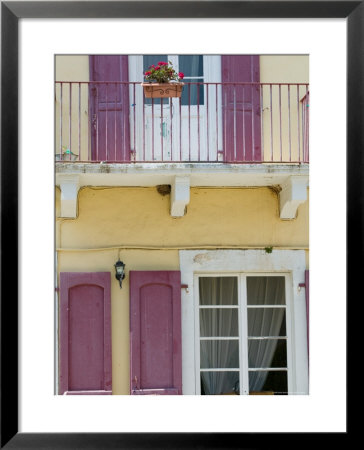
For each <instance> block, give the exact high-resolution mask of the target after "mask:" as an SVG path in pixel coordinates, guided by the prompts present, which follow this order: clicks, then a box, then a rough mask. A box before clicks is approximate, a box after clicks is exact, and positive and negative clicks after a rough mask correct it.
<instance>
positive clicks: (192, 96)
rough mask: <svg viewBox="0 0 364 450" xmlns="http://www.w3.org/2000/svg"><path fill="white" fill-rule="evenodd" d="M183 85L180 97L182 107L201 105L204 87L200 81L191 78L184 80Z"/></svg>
mask: <svg viewBox="0 0 364 450" xmlns="http://www.w3.org/2000/svg"><path fill="white" fill-rule="evenodd" d="M184 83H185V85H184V86H183V91H182V97H181V102H182V105H187V106H188V105H203V104H204V85H203V83H202V80H199V79H193V78H192V79H188V80H185V81H184ZM196 83H198V84H196Z"/></svg>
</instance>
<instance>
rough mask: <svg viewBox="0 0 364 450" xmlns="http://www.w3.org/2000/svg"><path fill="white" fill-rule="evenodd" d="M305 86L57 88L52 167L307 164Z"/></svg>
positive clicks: (96, 84)
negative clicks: (159, 93)
mask: <svg viewBox="0 0 364 450" xmlns="http://www.w3.org/2000/svg"><path fill="white" fill-rule="evenodd" d="M308 95H309V90H308V84H274V83H271V84H266V83H186V84H185V86H184V92H183V95H182V98H179V99H178V98H173V99H172V98H171V99H164V100H162V99H146V98H145V97H144V94H143V90H142V87H141V86H140V83H122V82H108V83H103V82H92V83H91V82H89V83H86V82H56V86H55V100H56V161H57V162H61V161H68V162H101V161H102V162H108V163H131V162H148V163H155V162H159V163H160V162H168V163H170V162H182V161H183V162H208V163H217V162H223V163H235V164H240V163H245V164H246V163H257V162H265V163H281V164H283V163H307V162H308V160H309V138H308V131H309V129H308V117H309V114H308V106H309V104H308Z"/></svg>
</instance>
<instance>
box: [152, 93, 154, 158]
mask: <svg viewBox="0 0 364 450" xmlns="http://www.w3.org/2000/svg"><path fill="white" fill-rule="evenodd" d="M152 161H154V98H152Z"/></svg>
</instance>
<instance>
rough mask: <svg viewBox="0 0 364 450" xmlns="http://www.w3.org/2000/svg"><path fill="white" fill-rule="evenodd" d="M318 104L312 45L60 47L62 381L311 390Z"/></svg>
mask: <svg viewBox="0 0 364 450" xmlns="http://www.w3.org/2000/svg"><path fill="white" fill-rule="evenodd" d="M159 61H171V62H172V63H173V66H174V67H175V69H176V70H177V71H181V72H183V73H184V75H185V76H184V80H183V82H184V87H183V94H182V97H181V98H169V99H162V100H161V99H159V98H158V99H147V98H145V96H144V94H143V90H142V87H141V86H140V83H141V82H142V81H143V73H144V71H145V70H146V69H147V68H148V67H149V66H150V65H151V64H157V63H158V62H159ZM308 108H309V85H308V57H307V56H304V55H302V56H301V55H291V56H290V55H92V56H86V55H82V56H77V55H74V56H73V55H72V56H70V55H69V56H67V55H64V56H57V57H56V83H55V159H56V163H55V167H56V175H55V178H56V190H55V195H56V219H55V220H56V227H55V228H56V304H57V307H56V316H57V317H56V323H57V329H56V333H55V335H56V348H57V362H58V364H57V373H56V380H57V389H58V394H61V395H64V394H66V395H75V394H85V395H86V394H87V395H88V394H94V395H98V394H99V395H108V394H126V395H128V394H132V395H156V394H161V395H175V394H176V395H179V394H187V395H188V394H192V395H220V394H222V395H230V394H240V395H244V394H251V395H252V394H276V395H278V394H287V393H288V394H308V350H309V349H308V283H309V279H308V269H309V240H308V238H309V236H308V230H309V226H308V225H309V223H308V220H309V204H308V195H309V186H308V182H309V172H308V167H309V146H308V142H309V139H308V137H309V136H308V131H309V129H308V116H309V114H308ZM118 262H119V264H118ZM120 262H122V263H123V264H125V267H124V274H125V278H123V276H121V278H120V277H119V279H117V277H116V269H117V268H118V266H119V265H120Z"/></svg>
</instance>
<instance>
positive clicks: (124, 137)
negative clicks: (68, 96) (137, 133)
mask: <svg viewBox="0 0 364 450" xmlns="http://www.w3.org/2000/svg"><path fill="white" fill-rule="evenodd" d="M92 81H95V82H98V83H92ZM127 81H128V57H127V56H126V55H95V56H90V117H91V156H92V161H110V162H111V161H115V162H123V161H130V129H129V85H128V84H122V83H120V82H127ZM112 82H114V83H112ZM117 82H119V83H117Z"/></svg>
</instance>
